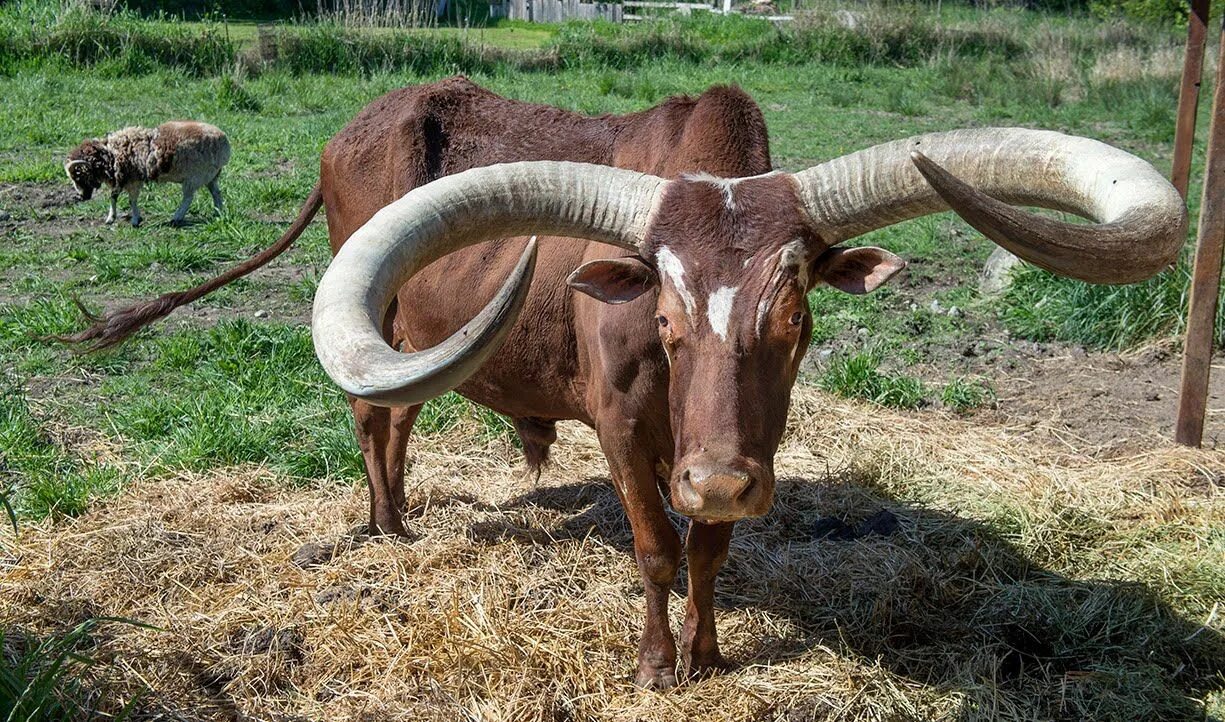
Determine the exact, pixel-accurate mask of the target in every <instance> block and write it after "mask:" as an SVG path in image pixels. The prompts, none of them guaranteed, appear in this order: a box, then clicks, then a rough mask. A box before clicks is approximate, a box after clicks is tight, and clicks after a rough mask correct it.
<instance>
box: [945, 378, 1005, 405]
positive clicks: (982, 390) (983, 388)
mask: <svg viewBox="0 0 1225 722" xmlns="http://www.w3.org/2000/svg"><path fill="white" fill-rule="evenodd" d="M940 403H941V404H942V405H943V406H944V407H945V408H946V409H951V410H953V411H956V412H958V413H964V412H966V411H972V410H974V409H978V408H982V407H984V406H991V405H993V404H994V403H995V389H993V388H991V384H990V383H988V382H987V381H986V380H984V379H967V378H956V379H953V380H952V381H950V382H949V383H947V384H945V385H944V388H943V389H941V390H940Z"/></svg>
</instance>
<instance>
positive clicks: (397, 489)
mask: <svg viewBox="0 0 1225 722" xmlns="http://www.w3.org/2000/svg"><path fill="white" fill-rule="evenodd" d="M350 405H351V406H352V407H353V420H354V422H355V423H356V427H357V443H358V445H359V446H361V450H362V460H363V461H364V462H365V464H366V483H367V485H368V486H369V488H370V534H371V535H372V536H375V535H379V534H389V535H395V536H401V537H407V536H409V533H408V529H406V528H405V526H404V503H405V499H404V462H405V457H406V455H407V450H408V435H409V433H411V432H412V429H413V422H415V421H416V420H417V414H419V413H421V406H420V405H417V406H407V407H399V408H394V409H387V408H383V407H381V406H373V405H371V404H368V403H366V402H364V401H358V400H356V399H352V400H350Z"/></svg>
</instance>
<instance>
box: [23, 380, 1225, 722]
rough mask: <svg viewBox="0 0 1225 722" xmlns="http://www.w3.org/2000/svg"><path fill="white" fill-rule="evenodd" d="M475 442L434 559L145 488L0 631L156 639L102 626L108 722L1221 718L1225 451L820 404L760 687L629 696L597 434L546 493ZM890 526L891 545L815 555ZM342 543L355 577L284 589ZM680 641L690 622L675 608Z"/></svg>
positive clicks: (420, 479) (733, 591) (184, 484)
mask: <svg viewBox="0 0 1225 722" xmlns="http://www.w3.org/2000/svg"><path fill="white" fill-rule="evenodd" d="M481 438H482V437H481V435H480V433H479V431H478V430H477V429H475V428H467V429H458V430H456V431H455V432H454V433H452V434H451V436H450V437H449V438H445V439H437V440H431V441H430V442H429V443H428V445H425V446H424V447H423V448H417V449H416V451H415V457H416V463H415V465H414V467H413V469H412V471H411V475H410V482H409V486H410V493H409V496H410V502H409V504H410V507H411V510H410V513H409V516H410V526H411V528H412V529H413V530H414V531H416V532H417V533H419V534H420V539H418V540H416V541H413V542H411V543H403V542H400V543H392V542H367V543H362V544H354V545H350V544H348V543H347V542H345V541H344V540H345V539H347V538H348V536H347V535H348V533H349V530H350V529H352V528H353V527H354V526H355V525H356V524H358V523H359V522H360V521H361V520H363V519H364V516H365V513H366V507H365V494H364V490H363V489H360V488H359V487H358V486H357V485H355V486H354V487H352V488H348V487H346V488H336V487H334V486H333V487H328V488H314V489H301V488H297V489H295V488H291V487H289V486H287V485H286V483H285V481H284V480H281V479H277V478H276V477H274V476H273V475H272V474H270V473H268V472H266V471H263V470H261V469H252V468H243V469H228V470H223V471H219V472H215V473H211V474H207V475H190V474H183V475H181V476H178V477H175V478H169V479H139V480H136V481H134V482H133V483H132V485H131V486H130V488H129V489H128V490H127V491H126V492H125V493H123V494H122V495H120V496H118V497H115V498H114V499H112V500H110V501H108V502H106V503H104V504H99V505H98V506H97V507H96V508H95V510H93V511H91V512H90V513H89V514H86V515H85V516H83V517H81V518H78V519H75V520H64V521H59V522H55V523H50V522H48V523H45V524H42V525H34V526H28V527H26V528H25V529H24V530H23V532H22V533H21V535H20V537H19V538H18V539H17V540H16V541H15V542H13V541H12V540H6V541H5V552H4V553H5V554H6V558H5V559H4V560H3V568H2V573H0V622H3V623H4V624H5V626H11V628H15V629H20V630H22V631H23V632H24V633H25V634H28V635H41V634H46V633H50V632H54V631H55V630H58V629H63V628H65V627H67V626H70V625H72V624H73V623H74V622H77V621H79V620H81V619H83V618H87V617H94V616H117V617H127V618H131V619H135V620H139V621H141V622H144V623H146V624H149V625H153V627H155V628H143V627H134V626H128V625H123V624H105V625H103V627H102V628H101V631H100V633H99V634H98V637H97V640H96V642H97V647H96V648H95V649H93V650H92V652H91V653H92V654H93V656H95V657H96V658H99V659H101V660H103V661H104V662H105V664H104V665H102V666H101V667H100V668H99V669H100V672H99V676H98V679H96V680H93V681H92V684H94V685H95V686H97V687H98V688H99V689H104V690H105V691H106V694H107V695H108V696H109V697H110V699H111V700H112V701H113V702H115V703H118V702H119V701H122V700H123V699H126V698H127V697H128V696H130V695H133V694H138V693H143V695H144V696H143V698H142V699H141V701H140V702H139V704H138V709H139V710H141V714H142V715H144V714H149V715H162V716H161V717H160V718H161V719H191V720H198V719H210V720H211V719H217V720H234V719H243V720H299V719H303V720H435V719H436V720H455V719H471V720H536V719H544V720H588V719H595V720H627V721H628V720H687V719H726V720H791V721H798V720H818V719H819V720H826V719H830V720H832V719H839V720H883V719H948V720H954V719H957V720H961V719H990V718H996V719H1009V718H1018V719H1020V718H1024V719H1029V718H1052V717H1060V718H1068V719H1082V718H1090V717H1094V718H1097V717H1098V716H1099V715H1104V714H1112V715H1115V716H1117V717H1119V718H1121V719H1143V718H1164V719H1174V718H1178V716H1179V715H1182V714H1192V713H1196V712H1197V711H1198V710H1200V707H1199V705H1200V702H1199V701H1197V700H1196V698H1197V697H1199V698H1203V697H1205V696H1207V697H1208V698H1209V699H1212V700H1215V701H1213V702H1212V704H1216V705H1218V709H1219V706H1220V704H1221V698H1220V690H1221V689H1222V687H1225V682H1223V681H1222V678H1221V674H1222V669H1225V653H1223V652H1222V649H1225V647H1222V645H1221V643H1220V640H1221V631H1222V628H1221V616H1222V615H1221V614H1217V615H1216V617H1215V618H1214V619H1211V620H1210V619H1209V615H1210V613H1211V610H1212V609H1213V604H1214V602H1217V601H1219V599H1220V597H1219V596H1217V595H1219V594H1220V592H1221V590H1222V589H1223V588H1225V582H1223V581H1222V580H1223V579H1225V562H1223V561H1222V559H1223V557H1225V555H1222V554H1221V552H1222V545H1223V543H1225V542H1223V541H1222V536H1221V529H1222V527H1223V522H1225V504H1223V503H1222V499H1221V494H1220V485H1221V480H1222V477H1223V475H1225V453H1222V452H1219V451H1197V450H1190V449H1185V448H1181V447H1175V446H1172V445H1161V444H1158V445H1157V448H1154V449H1152V450H1151V451H1148V452H1146V453H1142V454H1136V455H1132V456H1127V457H1122V458H1113V459H1107V460H1101V459H1094V458H1091V457H1090V456H1087V455H1083V454H1079V453H1077V452H1075V451H1068V450H1067V449H1066V448H1064V447H1061V448H1059V449H1053V448H1052V447H1051V446H1050V445H1047V444H1045V443H1042V442H1037V441H1034V440H1031V439H1026V438H1022V437H1021V436H1019V435H1018V434H1016V433H1014V432H1011V431H1010V430H1009V429H1008V428H1001V427H997V426H986V427H985V426H982V425H980V424H976V423H975V422H973V421H964V420H959V419H956V418H952V417H947V416H942V415H939V414H933V413H924V414H898V413H893V412H889V411H884V410H881V409H877V408H869V407H865V406H863V405H859V404H856V403H852V402H847V401H841V400H836V399H834V398H832V397H828V396H825V395H822V394H819V393H817V392H815V391H812V390H809V389H804V388H800V389H797V390H796V395H795V399H794V403H793V410H792V415H791V421H790V427H789V431H788V435H787V437H786V439H785V441H784V443H783V446H782V449H781V450H780V452H779V455H778V459H777V467H778V471H779V476H780V483H779V488H778V495H777V499H776V505H775V508H774V510H773V512H772V513H771V514H770V516H769V517H767V518H765V519H762V520H757V521H753V522H749V523H743V524H741V525H740V528H739V529H738V534H737V537H736V540H735V541H734V547H733V551H732V558H731V560H730V561H729V563H728V566H727V567H726V569H725V572H724V574H723V576H722V579H721V585H720V591H719V595H718V598H717V605H718V607H719V631H720V635H721V639H722V641H723V645H724V651H725V653H726V654H727V656H728V657H730V658H731V659H732V660H734V661H735V662H736V664H737V668H736V669H734V670H732V671H731V672H729V673H727V674H724V675H720V676H716V677H712V678H709V679H705V680H701V681H695V682H691V683H689V684H687V685H685V686H684V687H682V688H681V689H678V690H674V691H672V692H668V693H644V692H640V691H638V690H636V689H635V688H634V687H633V686H632V685H631V684H630V683H629V681H628V680H629V678H630V676H631V673H632V663H633V659H634V652H635V645H636V643H637V636H638V632H639V630H640V628H641V614H642V608H643V601H642V589H641V585H640V583H639V581H638V575H637V572H636V570H635V567H634V563H633V559H632V556H631V554H630V551H629V550H630V546H631V536H630V533H629V529H628V527H627V524H626V522H625V521H624V517H623V515H622V513H621V511H620V509H619V506H618V503H617V501H616V497H615V494H614V493H613V492H612V490H611V488H610V487H609V485H608V483H607V481H606V474H607V471H606V466H605V464H604V461H603V458H602V456H601V455H600V453H599V450H598V447H597V445H596V442H595V439H594V437H593V435H592V434H591V433H590V432H589V431H587V430H586V429H583V428H579V427H574V426H567V427H565V428H564V429H563V433H562V440H561V441H560V442H559V444H558V445H557V447H556V454H555V456H556V462H555V464H554V465H553V466H552V467H551V468H549V469H547V470H546V473H545V475H544V477H543V478H542V479H541V480H540V482H539V483H537V484H533V483H532V482H530V481H528V480H526V479H525V477H524V476H523V474H522V471H521V469H520V467H519V461H518V457H517V453H516V452H514V450H513V449H511V448H509V447H507V446H506V445H505V443H504V442H501V441H481V440H480V439H481ZM882 510H885V511H889V512H891V513H892V515H893V517H894V518H895V519H896V521H897V528H896V530H895V531H893V532H892V533H891V534H884V535H881V534H869V535H866V536H862V537H861V538H858V539H851V540H842V541H839V540H836V539H832V538H817V537H815V536H814V534H813V530H814V527H816V526H817V524H818V521H819V520H822V519H823V518H827V517H831V516H833V517H837V518H838V519H840V520H843V521H845V522H847V523H848V524H849V525H850V526H852V527H854V526H855V525H856V524H857V523H859V522H860V521H862V520H863V519H866V518H869V517H872V516H873V515H876V514H878V513H879V512H881V511H882ZM677 523H678V524H679V523H680V520H679V519H678V520H677ZM320 541H324V542H327V543H328V544H336V545H337V546H338V547H339V548H338V549H337V552H338V553H337V554H336V556H335V558H334V559H332V560H331V561H328V562H325V563H322V564H321V565H318V566H314V567H310V568H306V569H303V568H299V567H298V566H295V565H294V564H292V563H291V561H290V560H291V557H292V556H293V555H294V553H295V551H297V550H298V549H299V547H300V546H302V545H303V544H307V543H310V542H320ZM324 556H326V555H324ZM683 594H684V590H683V589H679V590H678V596H679V595H683ZM1214 596H1215V598H1214ZM673 612H674V624H677V625H679V621H680V619H679V615H680V614H681V613H682V612H683V605H682V604H681V603H680V600H679V599H677V600H676V603H674V605H673ZM1206 620H1207V621H1206ZM1214 675H1215V676H1214ZM1213 695H1215V697H1214V696H1213Z"/></svg>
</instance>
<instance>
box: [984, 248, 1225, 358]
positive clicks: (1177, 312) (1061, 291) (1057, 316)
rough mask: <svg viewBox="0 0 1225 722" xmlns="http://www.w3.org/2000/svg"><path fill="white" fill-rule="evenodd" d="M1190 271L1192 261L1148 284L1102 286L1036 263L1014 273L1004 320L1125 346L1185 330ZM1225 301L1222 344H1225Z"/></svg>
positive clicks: (1038, 336) (1042, 335)
mask: <svg viewBox="0 0 1225 722" xmlns="http://www.w3.org/2000/svg"><path fill="white" fill-rule="evenodd" d="M1189 282H1190V272H1189V270H1188V262H1187V259H1186V258H1184V259H1183V261H1181V262H1180V263H1179V265H1178V266H1176V267H1175V268H1173V269H1170V270H1167V271H1164V272H1162V273H1160V274H1158V275H1157V276H1156V277H1154V278H1151V279H1149V280H1147V281H1144V282H1143V283H1136V284H1130V285H1126V286H1097V285H1091V284H1087V283H1081V282H1079V281H1075V280H1072V279H1068V278H1061V277H1059V276H1055V275H1053V274H1051V273H1048V272H1046V271H1043V270H1041V269H1038V268H1035V267H1032V266H1028V265H1027V266H1022V267H1020V268H1017V269H1016V270H1015V271H1014V272H1013V278H1012V284H1011V285H1010V286H1009V288H1008V290H1007V291H1006V292H1005V293H1004V294H1002V296H1001V298H1000V302H999V308H1000V311H999V313H1000V318H1001V320H1002V321H1003V322H1004V325H1005V327H1006V328H1008V330H1009V331H1010V332H1011V333H1013V334H1014V335H1016V336H1019V337H1021V338H1026V339H1029V340H1033V341H1065V342H1071V343H1077V344H1082V345H1085V346H1088V347H1090V348H1095V349H1109V350H1119V349H1124V348H1128V347H1130V346H1135V345H1137V344H1139V343H1142V342H1143V341H1146V340H1148V339H1151V338H1154V337H1158V336H1162V335H1169V334H1174V333H1178V332H1180V331H1181V330H1182V324H1183V310H1184V309H1185V307H1186V303H1187V291H1188V284H1189ZM1222 310H1225V299H1222V301H1221V308H1220V309H1218V315H1217V328H1216V333H1215V338H1216V343H1217V344H1221V343H1225V319H1222V315H1221V312H1222Z"/></svg>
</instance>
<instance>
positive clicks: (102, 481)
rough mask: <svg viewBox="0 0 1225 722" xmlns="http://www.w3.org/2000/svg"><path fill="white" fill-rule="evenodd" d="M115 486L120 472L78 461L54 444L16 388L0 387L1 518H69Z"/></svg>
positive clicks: (115, 487)
mask: <svg viewBox="0 0 1225 722" xmlns="http://www.w3.org/2000/svg"><path fill="white" fill-rule="evenodd" d="M118 487H119V473H118V470H117V469H115V468H114V467H111V466H108V465H106V464H102V463H96V462H88V461H82V460H80V459H78V458H76V457H74V456H73V455H71V454H70V453H69V452H68V451H66V450H65V449H64V448H62V447H61V446H60V445H58V444H57V443H55V441H54V440H53V439H51V438H50V436H49V435H48V433H47V432H46V430H45V429H44V428H43V426H42V424H41V423H39V421H38V420H37V419H36V418H35V417H34V415H33V414H32V413H31V411H30V408H29V405H28V404H27V402H26V398H25V394H24V393H23V392H22V391H21V389H19V388H16V387H15V386H14V385H12V384H10V383H0V494H2V495H3V497H4V504H3V506H4V508H5V513H6V515H8V516H10V517H15V516H16V515H17V514H21V515H23V516H29V517H32V518H42V517H46V516H51V515H56V516H71V515H75V514H80V513H81V512H83V511H85V508H86V506H87V505H88V503H89V500H90V499H91V498H93V497H94V496H97V495H99V494H104V493H109V492H112V491H114V490H116V489H117V488H118Z"/></svg>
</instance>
